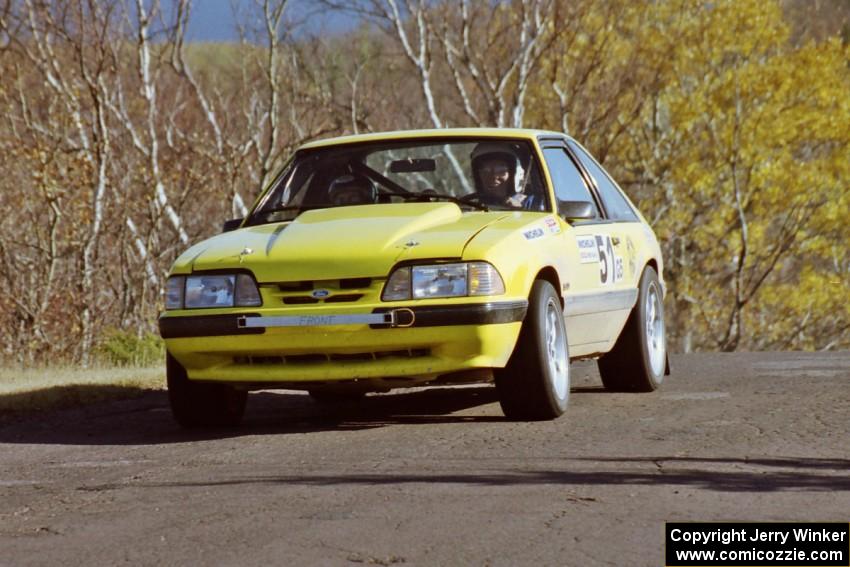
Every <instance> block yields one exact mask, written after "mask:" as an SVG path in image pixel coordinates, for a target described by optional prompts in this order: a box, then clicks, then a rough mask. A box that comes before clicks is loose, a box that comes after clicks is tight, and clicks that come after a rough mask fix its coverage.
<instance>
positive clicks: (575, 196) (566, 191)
mask: <svg viewBox="0 0 850 567" xmlns="http://www.w3.org/2000/svg"><path fill="white" fill-rule="evenodd" d="M543 157H544V158H545V159H546V165H547V166H548V167H549V175H550V176H551V177H552V183H553V184H554V185H555V196H556V197H557V198H558V200H560V201H588V202H589V203H591V204H592V205H593V210H594V212H595V213H596V216H597V217H598V216H599V210H598V209H597V207H596V203H595V202H594V201H593V197H592V196H591V195H590V190H589V189H588V188H587V185H585V183H584V178H583V177H582V176H581V173H579V170H578V168H577V167H576V165H575V164H574V163H573V160H572V159H570V156H568V155H567V152H565V151H564V150H563V149H561V148H545V149H544V150H543Z"/></svg>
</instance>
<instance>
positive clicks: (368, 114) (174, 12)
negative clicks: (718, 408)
mask: <svg viewBox="0 0 850 567" xmlns="http://www.w3.org/2000/svg"><path fill="white" fill-rule="evenodd" d="M194 4H195V5H194V7H193V6H192V5H190V3H189V2H188V0H174V3H173V5H172V3H170V2H169V4H168V5H167V6H160V4H159V3H158V2H150V1H148V0H133V1H132V2H127V1H123V0H105V1H102V0H62V1H54V0H0V109H2V112H0V171H2V176H0V207H2V209H0V210H2V216H0V270H2V274H0V332H2V336H3V339H4V340H3V346H2V348H3V350H2V357H3V358H5V359H6V361H16V362H20V363H25V364H31V363H44V362H52V361H59V360H62V361H73V362H82V363H89V362H92V361H93V359H94V358H96V356H97V353H100V352H104V349H103V346H102V345H103V342H104V341H105V340H108V338H109V337H114V336H116V333H124V334H123V335H122V336H126V333H128V332H129V333H131V334H136V335H137V336H138V337H140V338H142V337H149V335H147V334H146V333H149V332H151V331H155V330H156V317H157V313H158V311H159V310H160V309H161V308H162V291H163V285H164V281H165V276H166V274H167V271H168V268H169V266H170V264H171V262H172V261H173V260H174V258H175V257H176V255H177V254H179V253H180V252H181V251H182V250H183V249H185V247H186V246H187V245H188V244H190V243H192V242H196V241H198V240H200V239H203V238H205V237H208V236H210V235H212V234H214V233H216V232H217V231H218V230H220V227H221V222H222V221H223V220H225V219H227V218H233V217H238V216H242V215H244V214H245V212H246V207H248V206H250V203H251V201H252V200H253V199H254V198H255V197H256V196H257V194H258V193H259V192H260V191H261V189H262V188H263V187H264V186H265V185H266V184H267V183H268V182H269V181H270V179H271V178H272V177H273V175H274V173H275V170H276V168H278V167H279V166H280V165H281V163H282V162H283V160H285V159H286V157H287V156H288V154H289V153H290V152H291V151H292V150H293V149H294V148H295V147H297V146H298V145H299V144H301V143H303V142H305V141H308V140H312V139H316V138H321V137H328V136H332V135H339V134H348V133H362V132H367V131H382V130H396V129H408V128H422V127H446V126H506V127H509V126H517V127H532V128H543V129H551V130H558V131H565V132H567V133H569V134H570V135H572V136H574V137H575V138H577V139H578V140H579V141H581V142H582V143H583V144H585V145H586V146H587V147H588V148H589V149H590V150H591V152H592V153H594V154H595V155H596V156H598V157H599V159H600V160H601V161H603V163H604V165H605V166H606V168H608V169H609V170H610V171H611V172H612V173H613V174H614V176H615V178H616V179H618V181H619V182H620V184H621V185H622V187H623V188H624V189H625V191H626V192H627V193H628V194H629V195H630V197H631V198H632V200H633V201H635V202H636V203H637V204H638V205H639V207H640V209H641V210H642V211H643V212H644V214H645V215H646V217H647V218H648V219H649V220H650V222H651V223H652V224H653V226H654V227H655V229H656V232H657V234H658V235H659V239H660V240H661V242H662V246H663V249H664V254H665V262H666V277H667V281H668V284H669V294H668V296H667V298H666V307H667V315H668V325H669V339H670V343H671V348H672V349H673V350H686V351H690V350H727V351H731V350H738V349H749V350H753V349H835V348H847V347H850V301H848V297H850V284H848V275H850V254H848V252H847V248H848V244H850V224H848V222H847V220H846V215H847V211H848V210H850V189H848V181H847V180H848V179H850V96H848V93H850V48H849V47H848V45H847V29H846V28H845V29H844V34H845V35H844V37H843V38H842V36H841V34H842V27H841V22H842V21H845V22H846V21H847V20H846V18H847V16H848V14H846V13H845V11H842V10H841V9H840V4H836V3H829V2H827V3H824V4H823V6H822V8H823V13H821V14H820V16H819V17H820V20H817V19H814V20H813V19H812V18H813V16H812V14H811V12H812V11H811V10H803V9H802V8H800V5H799V2H793V1H787V2H779V1H775V0H721V1H716V2H704V1H698V0H666V1H662V2H658V1H654V0H641V1H631V0H629V1H627V0H622V1H611V2H596V1H593V0H569V1H567V0H511V1H504V2H493V3H491V2H472V1H448V0H447V1H444V2H429V1H424V0H422V1H416V0H407V1H404V0H363V1H360V2H336V1H334V0H323V1H322V2H321V7H322V9H324V10H336V11H339V12H340V13H341V14H344V15H345V17H347V18H351V19H353V21H355V22H357V26H356V27H355V28H354V31H351V32H345V33H337V34H330V35H327V34H324V35H323V34H320V33H318V32H316V31H315V29H313V28H311V26H310V25H309V23H308V22H305V21H303V19H301V18H300V16H301V15H303V14H298V13H296V11H295V10H294V9H293V7H292V6H290V5H289V2H287V1H286V0H274V1H273V0H258V1H257V2H255V9H254V10H253V11H248V12H247V13H243V14H241V15H240V17H239V20H238V21H239V25H240V28H239V29H240V35H241V38H242V39H241V41H239V42H235V43H231V44H193V43H188V42H187V41H186V40H185V37H184V34H185V29H186V23H187V22H188V21H189V20H190V18H192V17H193V15H192V9H194V10H200V9H203V3H202V2H195V3H194ZM818 5H819V6H821V4H820V3H818ZM824 6H825V8H824ZM835 6H839V7H838V8H835ZM830 7H832V8H830ZM830 10H831V11H830ZM802 14H805V18H806V19H805V20H803V19H802V18H803V15H802ZM814 17H815V18H816V17H818V14H815V16H814ZM842 18H843V19H842ZM836 22H837V23H836ZM815 24H818V25H815ZM145 340H147V339H145Z"/></svg>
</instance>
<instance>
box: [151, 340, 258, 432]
mask: <svg viewBox="0 0 850 567" xmlns="http://www.w3.org/2000/svg"><path fill="white" fill-rule="evenodd" d="M165 372H166V377H167V379H168V401H169V402H170V404H171V413H172V415H173V416H174V419H175V420H176V421H177V423H179V424H180V425H181V426H182V427H185V428H194V427H204V426H219V427H222V426H236V425H239V423H240V422H241V421H242V416H243V415H244V414H245V403H246V402H247V400H248V392H246V391H244V390H236V389H235V388H232V387H230V386H227V385H226V384H205V383H197V382H192V381H191V380H189V377H188V376H187V374H186V369H185V368H183V366H182V365H181V364H180V363H179V362H177V360H176V359H175V358H174V357H173V356H171V354H166V360H165Z"/></svg>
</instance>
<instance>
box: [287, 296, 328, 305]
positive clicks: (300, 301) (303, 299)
mask: <svg viewBox="0 0 850 567" xmlns="http://www.w3.org/2000/svg"><path fill="white" fill-rule="evenodd" d="M283 302H284V303H285V304H287V305H304V304H306V303H318V302H319V300H318V299H316V298H315V297H310V296H309V295H296V296H294V297H284V298H283Z"/></svg>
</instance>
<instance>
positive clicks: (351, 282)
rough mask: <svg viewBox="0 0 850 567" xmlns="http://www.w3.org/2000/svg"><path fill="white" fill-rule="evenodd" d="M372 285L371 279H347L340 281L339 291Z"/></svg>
mask: <svg viewBox="0 0 850 567" xmlns="http://www.w3.org/2000/svg"><path fill="white" fill-rule="evenodd" d="M370 285H372V279H371V278H347V279H344V280H339V289H358V288H362V287H369V286H370Z"/></svg>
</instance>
